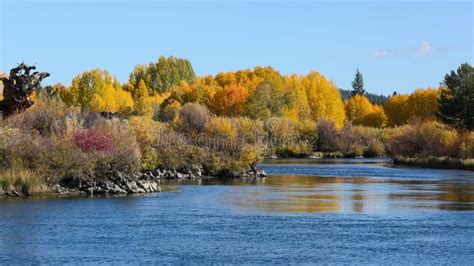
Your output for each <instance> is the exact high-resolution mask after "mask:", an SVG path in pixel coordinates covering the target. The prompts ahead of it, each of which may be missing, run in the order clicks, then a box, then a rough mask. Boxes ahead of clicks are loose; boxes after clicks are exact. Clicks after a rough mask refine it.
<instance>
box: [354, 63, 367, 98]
mask: <svg viewBox="0 0 474 266" xmlns="http://www.w3.org/2000/svg"><path fill="white" fill-rule="evenodd" d="M355 95H361V96H364V95H365V90H364V78H363V77H362V74H361V73H360V72H359V69H357V71H356V74H355V78H354V80H353V81H352V96H355Z"/></svg>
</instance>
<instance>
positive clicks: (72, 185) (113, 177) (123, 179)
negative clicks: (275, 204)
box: [10, 166, 266, 196]
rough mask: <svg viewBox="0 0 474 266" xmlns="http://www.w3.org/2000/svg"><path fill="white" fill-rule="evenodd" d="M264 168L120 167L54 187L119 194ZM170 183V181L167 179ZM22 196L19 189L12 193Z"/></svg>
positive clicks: (249, 174)
mask: <svg viewBox="0 0 474 266" xmlns="http://www.w3.org/2000/svg"><path fill="white" fill-rule="evenodd" d="M265 176H266V173H265V171H264V170H263V169H260V168H257V167H255V166H252V167H250V168H249V169H248V171H246V172H231V171H220V172H208V171H205V170H204V169H203V168H202V167H201V168H195V169H192V168H188V169H183V170H180V171H177V170H167V169H156V170H154V171H144V172H140V173H137V174H134V175H128V174H125V173H122V172H119V171H115V172H112V173H111V174H110V175H109V176H107V177H105V178H103V179H102V180H100V181H97V180H96V181H89V182H84V181H77V180H74V179H63V180H62V181H61V183H60V184H56V185H55V186H53V187H52V192H53V193H56V194H59V195H119V194H139V193H154V192H161V185H163V184H165V183H166V182H168V181H186V180H187V181H192V180H202V179H212V178H263V177H265ZM168 183H169V182H168ZM10 194H12V195H13V196H22V195H21V194H20V193H10Z"/></svg>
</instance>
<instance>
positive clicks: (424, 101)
mask: <svg viewBox="0 0 474 266" xmlns="http://www.w3.org/2000/svg"><path fill="white" fill-rule="evenodd" d="M438 93H439V90H437V89H432V88H428V89H425V90H421V89H420V90H416V91H414V92H413V93H412V94H410V96H409V97H408V101H407V106H408V108H409V110H408V112H409V113H410V118H413V117H417V118H419V119H421V120H425V119H431V118H434V117H435V116H436V113H437V112H438V110H439V105H438Z"/></svg>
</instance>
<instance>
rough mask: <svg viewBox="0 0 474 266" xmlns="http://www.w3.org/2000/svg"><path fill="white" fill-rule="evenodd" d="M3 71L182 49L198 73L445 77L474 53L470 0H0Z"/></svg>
mask: <svg viewBox="0 0 474 266" xmlns="http://www.w3.org/2000/svg"><path fill="white" fill-rule="evenodd" d="M0 1H1V6H0V10H1V13H0V15H1V25H0V26H1V35H0V37H1V41H0V51H1V54H0V70H2V71H4V72H5V71H7V70H8V69H10V68H11V67H14V66H15V65H16V63H18V62H21V61H25V62H26V63H29V64H37V66H38V68H39V69H40V70H44V71H48V72H50V73H51V74H52V76H51V77H50V78H48V79H47V80H45V83H47V84H49V83H56V82H62V83H64V84H69V83H70V82H71V79H72V78H73V77H74V76H75V75H77V74H79V73H80V72H82V71H85V70H89V69H92V68H95V67H100V68H103V69H107V70H109V72H110V73H112V74H114V75H116V76H117V77H118V78H119V79H120V81H122V82H125V81H126V80H127V79H128V75H129V73H130V72H131V71H132V70H133V68H134V66H135V65H136V64H140V63H142V64H143V63H148V62H150V61H154V60H156V59H157V58H158V57H159V56H160V55H165V56H169V55H175V56H179V57H184V58H187V59H189V60H191V62H192V64H193V67H194V70H195V71H196V73H197V74H198V75H204V74H217V73H218V72H221V71H231V70H238V69H244V68H253V67H254V66H257V65H271V66H273V67H275V68H276V69H277V70H279V71H280V72H282V73H283V74H291V73H299V74H306V73H308V72H309V71H311V70H317V71H320V72H321V73H322V74H324V75H325V76H327V77H328V78H330V79H332V80H334V81H335V82H336V84H337V85H338V86H339V87H341V88H350V83H351V81H352V79H353V77H354V73H355V70H356V68H357V67H359V68H360V71H361V72H362V73H363V75H364V79H365V83H366V89H367V90H369V91H370V92H374V93H382V94H390V93H392V92H393V91H395V90H396V91H398V92H410V91H413V90H414V89H416V88H423V87H428V86H438V85H439V82H440V81H441V80H442V78H443V76H444V74H445V73H446V72H448V71H449V70H451V69H454V68H456V67H457V66H458V65H460V64H461V63H463V62H468V63H471V64H472V63H473V44H474V41H473V24H474V21H473V12H474V7H473V4H472V2H457V3H449V2H447V1H446V2H439V1H438V2H436V1H423V2H418V3H411V2H407V1H398V2H391V3H381V2H375V1H369V2H359V1H350V2H339V1H336V2H321V1H293V2H291V3H288V2H283V1H256V2H255V1H254V2H251V1H245V2H239V1H229V0H227V1H219V2H218V1H158V2H156V1H155V2H153V1H145V0H139V1H132V0H129V1H126V0H121V1H111V0H98V1H92V0H86V1H78V0H72V1H59V0H49V1H46V0H36V1H35V0H30V1H23V0H0Z"/></svg>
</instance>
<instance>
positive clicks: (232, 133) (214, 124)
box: [205, 117, 237, 140]
mask: <svg viewBox="0 0 474 266" xmlns="http://www.w3.org/2000/svg"><path fill="white" fill-rule="evenodd" d="M205 131H206V132H207V133H208V134H210V135H211V136H212V137H223V138H224V139H227V140H231V139H233V138H235V137H236V136H237V128H236V127H235V126H234V124H233V123H232V120H231V119H230V118H227V117H213V118H211V120H210V121H209V123H207V125H206V129H205Z"/></svg>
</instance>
